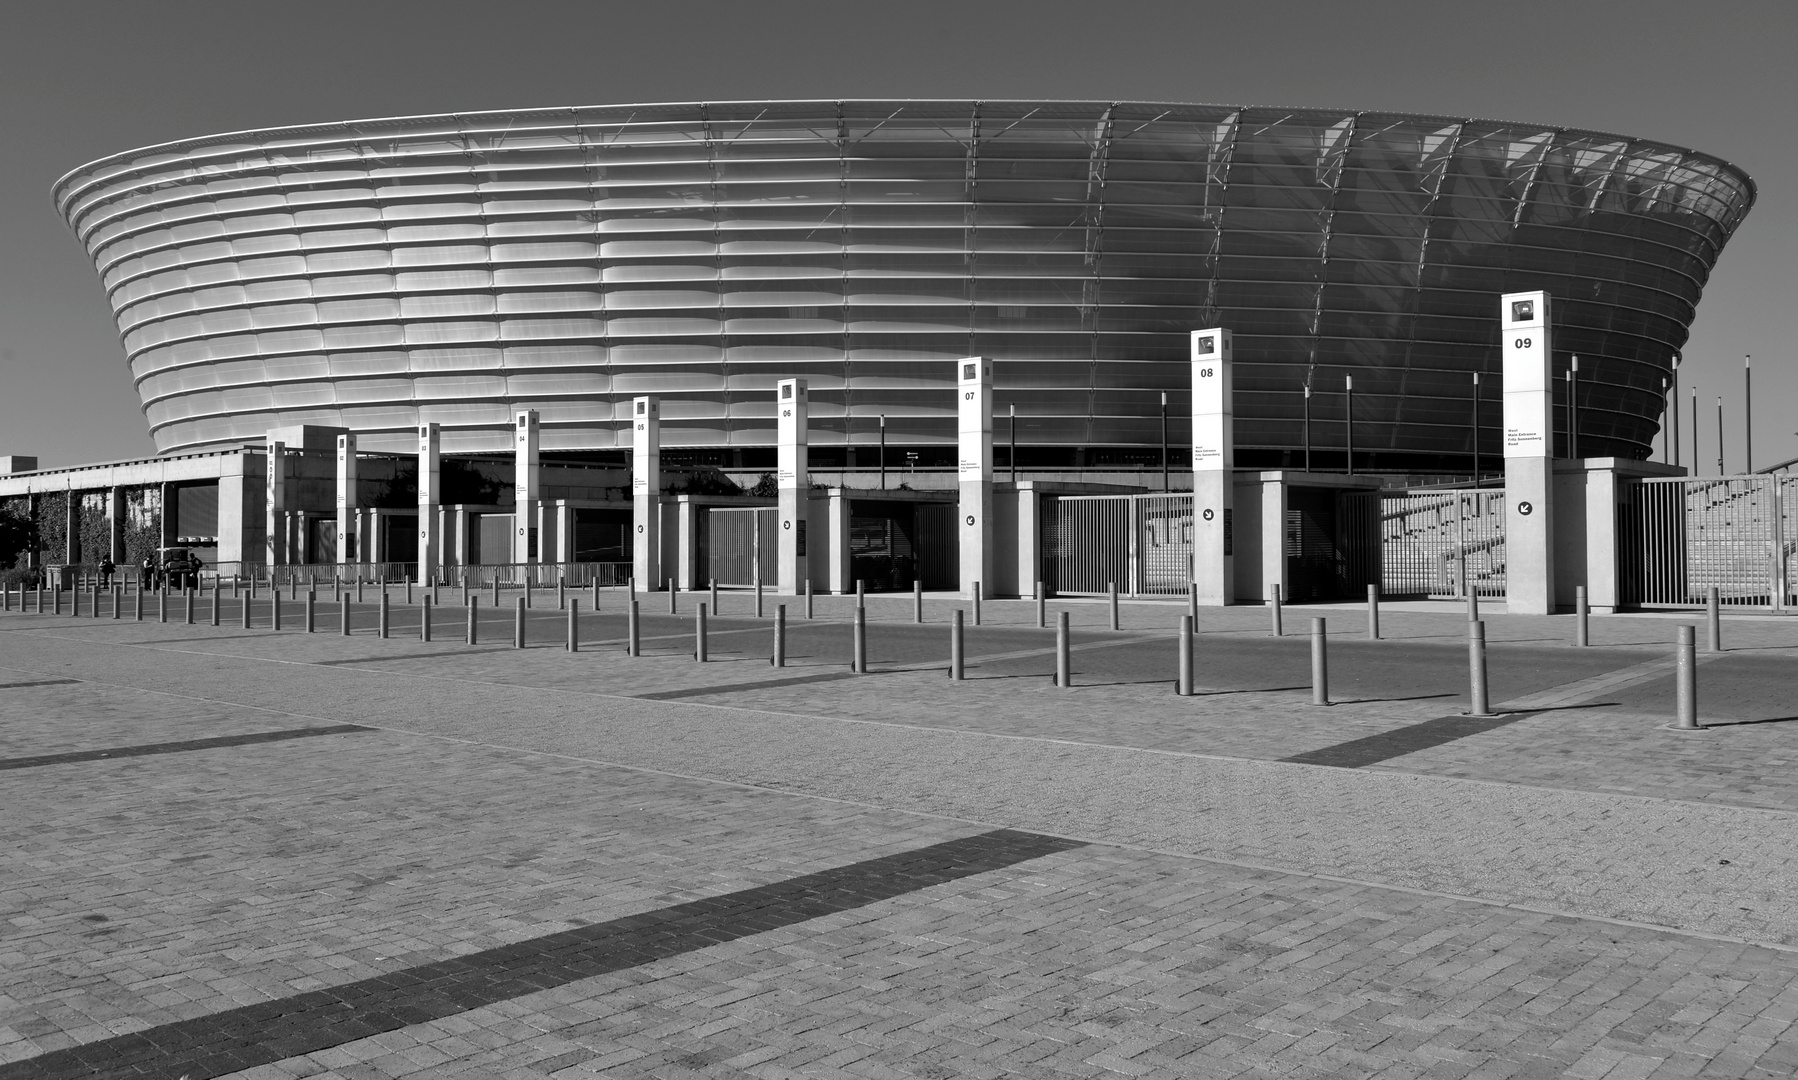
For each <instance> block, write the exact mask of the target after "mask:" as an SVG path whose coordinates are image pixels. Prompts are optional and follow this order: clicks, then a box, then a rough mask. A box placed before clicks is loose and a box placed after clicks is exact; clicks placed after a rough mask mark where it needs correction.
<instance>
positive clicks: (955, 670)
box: [949, 608, 964, 682]
mask: <svg viewBox="0 0 1798 1080" xmlns="http://www.w3.org/2000/svg"><path fill="white" fill-rule="evenodd" d="M963 660H964V655H963V652H962V640H961V609H960V608H956V609H955V612H954V613H953V615H951V617H950V619H949V677H950V678H951V679H954V680H956V681H958V682H959V681H960V680H961V679H962V678H963V675H964V672H963V670H962V664H963Z"/></svg>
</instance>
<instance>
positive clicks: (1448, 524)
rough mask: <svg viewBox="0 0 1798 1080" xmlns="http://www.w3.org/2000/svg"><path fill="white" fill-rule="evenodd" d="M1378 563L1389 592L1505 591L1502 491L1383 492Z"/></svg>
mask: <svg viewBox="0 0 1798 1080" xmlns="http://www.w3.org/2000/svg"><path fill="white" fill-rule="evenodd" d="M1380 564H1381V573H1380V591H1381V593H1382V594H1383V595H1385V596H1390V597H1394V598H1398V597H1406V596H1411V597H1423V598H1428V599H1438V600H1448V599H1454V598H1456V597H1460V596H1466V595H1467V590H1469V589H1472V590H1473V591H1474V592H1475V593H1477V594H1478V595H1480V596H1483V597H1484V596H1492V597H1501V596H1504V595H1505V495H1504V492H1502V491H1484V490H1480V489H1475V488H1453V489H1448V490H1438V491H1405V492H1396V491H1389V492H1381V493H1380Z"/></svg>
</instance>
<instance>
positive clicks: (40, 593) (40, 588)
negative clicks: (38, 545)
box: [19, 581, 143, 615]
mask: <svg viewBox="0 0 1798 1080" xmlns="http://www.w3.org/2000/svg"><path fill="white" fill-rule="evenodd" d="M24 588H25V586H23V585H21V586H19V589H20V597H21V599H20V601H19V607H20V608H21V609H23V608H24V606H25V601H24V599H23V596H24V591H23V590H24ZM138 602H139V604H140V606H141V604H142V602H143V592H142V590H139V592H138ZM43 613H44V583H43V582H41V581H40V582H38V584H37V606H36V607H35V608H33V609H32V614H34V615H42V614H43Z"/></svg>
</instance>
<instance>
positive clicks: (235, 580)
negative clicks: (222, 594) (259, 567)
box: [231, 574, 240, 600]
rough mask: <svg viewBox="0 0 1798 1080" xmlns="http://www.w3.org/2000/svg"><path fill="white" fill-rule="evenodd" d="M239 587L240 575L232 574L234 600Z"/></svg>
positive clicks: (232, 596) (232, 597) (232, 595)
mask: <svg viewBox="0 0 1798 1080" xmlns="http://www.w3.org/2000/svg"><path fill="white" fill-rule="evenodd" d="M239 587H240V580H239V578H238V576H237V575H236V574H232V575H231V599H233V600H235V599H237V597H238V589H239Z"/></svg>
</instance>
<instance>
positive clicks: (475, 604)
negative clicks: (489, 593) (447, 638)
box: [462, 596, 481, 645]
mask: <svg viewBox="0 0 1798 1080" xmlns="http://www.w3.org/2000/svg"><path fill="white" fill-rule="evenodd" d="M462 610H463V611H465V612H467V614H468V628H467V629H466V630H465V631H464V632H463V633H464V640H466V641H467V642H468V644H470V645H478V644H480V630H479V627H480V625H481V598H480V597H478V596H471V597H469V598H468V603H467V604H466V605H465V606H464V607H463V608H462Z"/></svg>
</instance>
